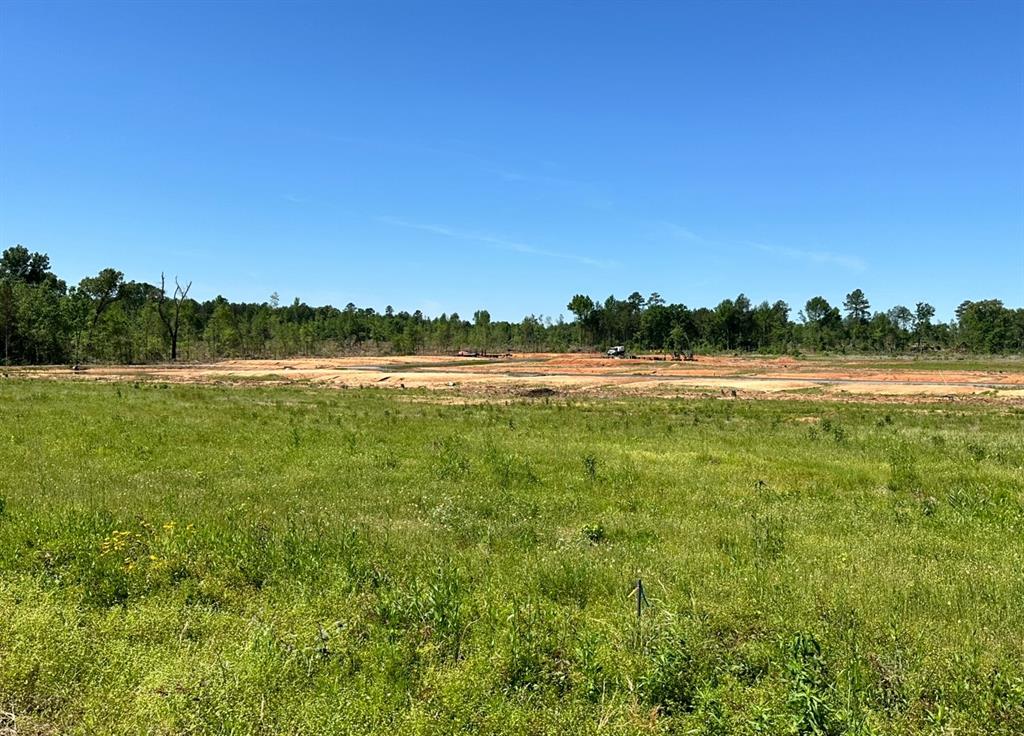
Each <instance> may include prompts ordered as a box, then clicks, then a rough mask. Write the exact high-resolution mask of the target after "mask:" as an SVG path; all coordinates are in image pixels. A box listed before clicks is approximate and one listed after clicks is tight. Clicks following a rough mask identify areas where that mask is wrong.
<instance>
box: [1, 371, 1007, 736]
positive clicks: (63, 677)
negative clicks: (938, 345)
mask: <svg viewBox="0 0 1024 736" xmlns="http://www.w3.org/2000/svg"><path fill="white" fill-rule="evenodd" d="M0 472H2V474H0V614H2V615H0V711H2V712H3V713H4V714H5V715H0V730H2V727H3V726H4V725H5V723H6V725H7V726H10V725H11V722H12V719H13V720H15V721H16V723H17V728H18V730H17V733H18V734H32V733H40V734H42V733H46V734H50V733H78V734H106V733H122V734H140V733H153V734H178V733H216V734H250V733H260V734H285V733H310V734H315V733H330V734H334V733H351V734H365V733H376V734H399V733H400V734H406V733H413V734H415V733H422V734H435V733H460V734H467V733H509V734H520V733H531V734H534V733H535V734H544V733H551V734H555V733H557V734H565V735H568V734H577V733H621V734H625V733H630V734H632V733H648V732H650V733H680V734H732V733H736V734H932V733H948V734H1020V733H1024V665H1022V662H1024V607H1022V602H1024V410H1021V409H1019V408H1016V409H1015V408H1012V407H999V406H970V407H961V406H956V405H951V404H949V403H946V404H943V405H941V406H928V405H914V406H894V405H866V404H864V405H861V404H835V403H833V404H816V403H814V402H813V401H806V402H804V401H785V402H774V401H759V402H744V401H724V400H713V399H708V400H688V401H686V400H654V399H651V400H631V401H611V400H607V401H595V402H591V403H570V402H567V401H565V400H562V399H557V398H552V399H550V400H536V401H532V402H520V403H516V404H513V405H499V404H470V405H452V404H445V405H441V404H436V403H431V402H430V401H429V399H428V398H427V397H426V396H424V395H417V394H414V393H410V392H406V393H398V392H384V391H365V392H364V391H327V390H320V391H317V390H313V389H308V388H301V387H293V388H284V387H266V388H230V389H229V388H216V387H200V386H171V387H168V386H160V385H156V384H146V383H143V384H136V385H132V384H119V385H114V384H86V383H61V382H49V381H47V382H43V381H40V382H30V381H20V380H6V381H3V382H0ZM638 577H642V579H643V585H644V589H645V592H646V599H647V603H646V605H644V606H643V607H642V609H641V615H640V616H639V617H638V615H637V602H636V597H635V591H634V589H635V586H636V581H637V578H638Z"/></svg>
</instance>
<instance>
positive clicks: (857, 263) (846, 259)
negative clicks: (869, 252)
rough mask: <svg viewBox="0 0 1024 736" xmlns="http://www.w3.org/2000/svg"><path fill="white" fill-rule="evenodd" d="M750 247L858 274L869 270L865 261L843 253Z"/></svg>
mask: <svg viewBox="0 0 1024 736" xmlns="http://www.w3.org/2000/svg"><path fill="white" fill-rule="evenodd" d="M748 245H750V246H752V247H754V248H757V249H758V250H760V251H764V252H765V253H771V254H772V255H775V256H781V257H783V258H789V259H791V260H794V261H804V262H805V263H816V264H821V265H826V266H839V267H840V268H843V269H846V270H847V271H857V272H860V271H863V270H865V269H866V268H867V264H866V263H865V262H864V260H863V259H861V258H858V257H857V256H849V255H845V254H843V253H832V252H829V251H824V250H799V249H797V248H784V247H780V246H777V245H765V244H764V243H748Z"/></svg>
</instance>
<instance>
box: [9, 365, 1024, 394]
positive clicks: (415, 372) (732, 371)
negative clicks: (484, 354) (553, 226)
mask: <svg viewBox="0 0 1024 736" xmlns="http://www.w3.org/2000/svg"><path fill="white" fill-rule="evenodd" d="M665 357H666V356H647V357H646V358H637V359H615V358H606V357H604V356H601V355H590V354H557V353H530V354H519V355H513V356H508V357H503V358H464V357H455V356H443V355H442V356H438V355H415V356H399V357H395V356H392V357H344V358H293V359H284V360H224V361H220V362H216V363H202V364H195V363H180V364H175V365H167V364H162V365H148V366H106V365H93V366H88V367H85V368H84V369H82V370H78V371H74V370H71V369H69V368H67V367H27V368H10V369H6V372H7V374H8V375H11V376H19V375H20V376H25V377H37V378H72V379H79V380H101V381H117V380H121V381H141V380H147V381H162V382H173V383H245V384H252V383H274V384H281V383H303V384H311V385H322V386H325V387H336V388H358V387H364V388H366V387H378V388H394V389H417V388H426V389H431V390H434V391H439V392H444V393H449V394H452V395H453V396H462V397H473V396H477V397H495V398H498V397H502V396H508V397H515V396H540V395H551V394H552V393H558V394H564V395H580V396H602V395H603V396H627V395H653V396H675V395H681V394H683V395H686V394H706V393H714V394H717V395H719V396H722V397H725V398H741V399H742V398H769V397H771V398H801V397H802V398H810V397H813V398H821V399H827V400H861V401H863V400H877V401H900V402H913V401H934V400H942V399H947V400H967V399H970V400H974V401H999V402H1009V403H1013V404H1024V360H1021V359H1013V358H1007V359H985V360H983V361H980V362H979V361H976V360H971V359H967V360H963V361H951V360H945V361H933V360H928V359H919V360H912V359H879V358H831V359H823V358H813V359H797V358H787V357H781V358H763V357H722V356H697V357H696V360H694V361H674V360H667V359H665ZM961 366H963V367H961Z"/></svg>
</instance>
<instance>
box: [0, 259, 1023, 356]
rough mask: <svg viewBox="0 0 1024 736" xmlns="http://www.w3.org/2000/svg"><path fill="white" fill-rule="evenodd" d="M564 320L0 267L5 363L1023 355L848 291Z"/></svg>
mask: <svg viewBox="0 0 1024 736" xmlns="http://www.w3.org/2000/svg"><path fill="white" fill-rule="evenodd" d="M566 308H567V309H568V311H569V312H570V313H571V315H572V319H571V321H566V320H565V319H563V317H562V316H559V317H558V318H556V319H552V318H551V317H545V316H543V315H527V316H526V317H524V318H523V319H522V320H521V321H519V322H505V321H493V320H491V317H490V314H489V313H488V312H487V310H486V309H480V310H479V311H477V312H475V313H474V314H473V315H472V319H471V320H469V319H465V318H464V317H462V316H461V315H458V314H455V313H453V314H442V315H440V316H438V317H428V316H426V315H424V314H422V313H421V312H419V311H415V312H412V313H409V312H404V311H397V312H396V311H395V310H394V309H393V308H392V307H390V306H389V307H387V308H386V309H385V310H384V311H383V312H378V311H376V310H374V309H370V308H359V307H357V306H356V305H354V304H348V305H346V306H344V307H341V308H338V307H333V306H322V307H311V306H309V305H307V304H304V303H302V302H301V301H299V300H298V299H296V300H295V301H294V302H293V303H291V304H289V305H284V306H282V305H281V304H279V303H278V299H277V296H276V295H273V296H271V297H270V299H269V300H268V301H267V302H264V303H262V304H251V303H234V302H229V301H228V300H227V299H225V298H224V297H217V298H216V299H213V300H212V301H204V302H199V301H196V300H194V299H192V298H190V297H189V283H187V282H179V281H178V280H177V279H175V280H174V283H173V284H168V283H166V282H165V280H164V278H163V277H162V276H161V283H160V284H159V285H154V284H148V283H141V282H136V281H125V279H124V275H123V274H122V273H121V272H120V271H117V270H115V269H113V268H105V269H103V270H102V271H100V272H99V273H98V274H97V275H95V276H91V277H88V278H84V279H82V280H81V281H80V282H79V283H78V285H77V286H68V285H67V284H66V283H65V282H64V281H63V280H61V279H60V278H59V277H58V276H57V275H56V274H55V273H53V271H52V270H51V267H50V260H49V258H48V257H47V256H46V255H45V254H42V253H32V252H30V251H29V250H28V249H27V248H24V247H22V246H20V245H18V246H14V247H12V248H8V249H7V250H5V251H4V253H3V256H2V258H0V330H2V334H0V339H2V340H3V344H2V349H3V355H2V358H3V360H4V362H5V364H13V363H37V364H38V363H72V362H75V363H77V362H85V361H108V362H120V363H145V362H153V361H161V360H169V359H170V360H177V359H184V360H207V359H212V358H223V357H251V358H263V357H284V356H292V355H334V354H343V353H357V352H391V353H414V352H419V351H441V352H447V351H454V350H460V349H469V350H479V351H484V352H488V351H490V352H497V351H537V350H552V351H568V350H580V349H592V348H603V347H605V346H607V345H610V344H625V345H627V346H628V347H630V348H631V349H634V350H652V351H671V352H682V351H687V350H695V351H722V350H725V351H760V352H771V353H781V352H786V353H799V352H821V351H842V352H885V353H897V352H911V351H914V352H923V351H934V350H953V351H963V352H974V353H1010V352H1013V353H1020V352H1024V309H1020V308H1018V309H1013V308H1008V307H1005V306H1004V305H1003V303H1002V302H1001V301H999V300H998V299H986V300H984V301H965V302H963V303H962V304H961V305H960V306H959V307H958V308H957V310H956V319H955V320H954V321H952V322H949V323H942V322H935V321H933V320H934V316H935V310H934V308H933V307H932V306H931V305H929V304H927V303H925V302H918V303H916V304H914V306H912V307H908V306H902V305H897V306H894V307H892V308H891V309H888V310H886V311H875V310H873V309H872V307H871V305H870V303H869V301H868V298H867V297H866V296H865V294H864V293H863V292H862V291H861V290H860V289H855V290H854V291H852V292H851V293H849V294H847V296H846V298H845V300H844V301H843V304H842V305H839V306H833V305H832V304H829V302H828V301H827V300H826V299H825V298H824V297H821V296H815V297H812V298H811V299H809V300H808V301H807V302H806V303H805V304H804V305H803V306H802V308H800V309H798V310H797V312H796V314H795V315H794V314H793V310H792V308H791V307H790V305H788V304H786V303H785V302H783V301H776V302H775V303H773V304H772V303H768V302H762V303H761V304H756V305H755V304H753V303H751V301H750V300H749V299H747V297H746V296H744V295H743V294H740V295H739V296H738V297H736V298H735V299H725V300H723V301H722V302H720V303H719V304H718V305H717V306H715V307H698V308H690V307H687V306H685V305H683V304H669V303H666V301H665V300H664V299H662V298H661V296H660V295H658V294H657V293H654V294H651V295H650V296H648V297H644V296H642V295H641V294H639V293H636V292H634V293H633V294H631V295H629V296H628V297H627V298H626V299H616V298H615V297H614V296H609V297H608V298H607V299H605V300H604V301H603V302H602V301H597V300H594V299H592V298H590V297H588V296H585V295H582V294H577V295H576V296H573V297H572V299H571V300H570V301H569V303H568V304H567V307H566Z"/></svg>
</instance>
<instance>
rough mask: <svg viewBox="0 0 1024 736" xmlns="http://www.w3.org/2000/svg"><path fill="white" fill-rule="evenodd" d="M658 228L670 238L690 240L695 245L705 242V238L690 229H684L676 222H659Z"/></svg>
mask: <svg viewBox="0 0 1024 736" xmlns="http://www.w3.org/2000/svg"><path fill="white" fill-rule="evenodd" d="M657 227H658V229H659V230H661V231H662V232H664V233H666V234H667V235H668V236H669V237H671V238H675V239H676V240H688V241H690V242H693V243H699V242H701V241H703V240H704V238H702V237H701V236H699V235H698V234H697V233H695V232H694V231H693V230H691V229H690V228H688V227H683V226H682V225H678V224H676V223H674V222H669V221H668V220H662V221H660V222H658V223H657Z"/></svg>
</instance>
